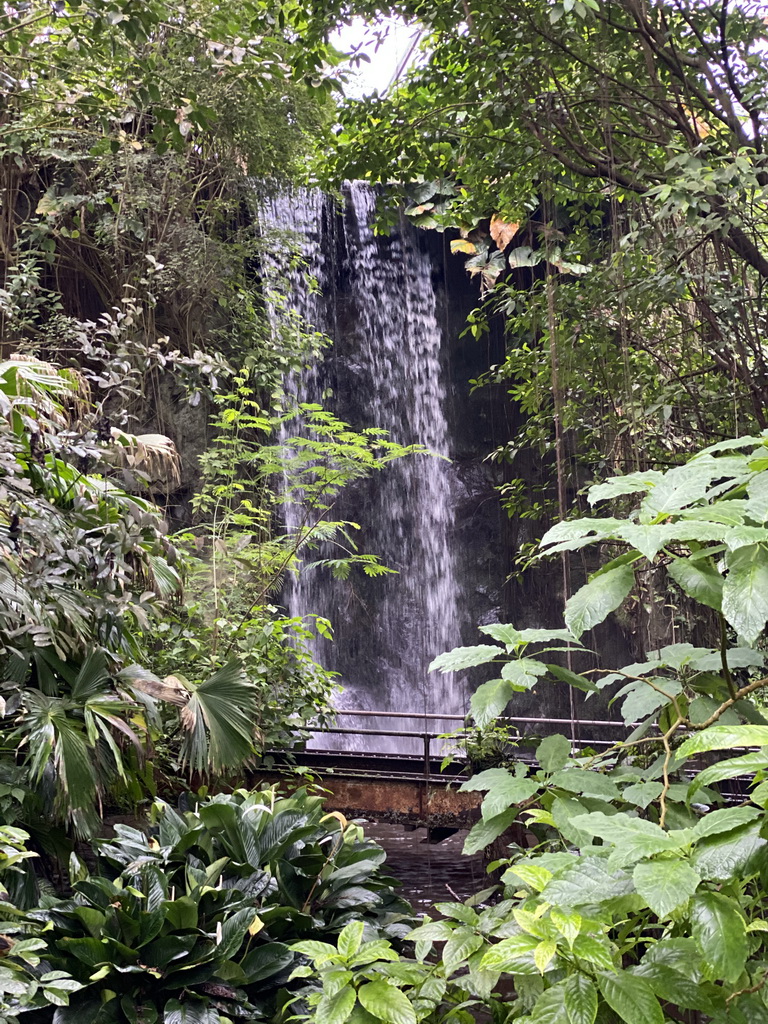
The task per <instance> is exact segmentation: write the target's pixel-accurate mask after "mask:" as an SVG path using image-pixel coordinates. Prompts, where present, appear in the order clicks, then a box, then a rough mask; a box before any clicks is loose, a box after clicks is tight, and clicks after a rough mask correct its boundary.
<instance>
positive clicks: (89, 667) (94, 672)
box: [71, 648, 109, 704]
mask: <svg viewBox="0 0 768 1024" xmlns="http://www.w3.org/2000/svg"><path fill="white" fill-rule="evenodd" d="M108 688H109V670H108V665H107V657H106V655H105V653H104V651H102V650H101V649H100V648H95V649H94V650H92V651H90V653H89V654H88V657H87V658H86V659H85V661H84V662H83V664H82V667H81V668H80V671H79V672H78V673H77V676H76V677H75V681H74V682H73V684H72V690H71V695H72V700H74V701H77V702H78V703H80V704H85V703H86V702H87V701H89V700H90V699H91V698H92V697H95V696H96V694H97V693H104V691H105V690H108Z"/></svg>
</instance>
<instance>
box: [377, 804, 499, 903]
mask: <svg viewBox="0 0 768 1024" xmlns="http://www.w3.org/2000/svg"><path fill="white" fill-rule="evenodd" d="M365 834H366V836H369V837H370V838H371V839H374V840H375V841H376V842H377V843H378V844H379V845H380V846H381V847H383V849H384V850H386V852H387V868H388V870H389V873H390V874H392V875H394V876H395V878H398V879H399V880H400V881H401V882H402V883H403V885H402V888H401V889H400V890H399V891H400V893H401V895H403V896H404V897H405V898H406V899H407V900H409V901H410V902H411V903H412V904H413V906H414V908H415V909H416V910H417V911H418V912H419V913H425V912H427V913H428V912H429V909H430V907H431V906H432V904H433V903H438V902H440V901H450V902H453V901H456V900H458V901H459V902H463V901H464V900H466V899H467V898H468V897H470V896H472V895H474V894H475V893H476V892H479V891H480V890H481V889H485V888H487V886H488V885H490V884H492V883H491V881H490V880H489V878H488V876H487V875H486V873H485V866H484V865H483V858H482V855H480V854H477V855H475V856H472V857H465V856H464V855H463V854H462V852H461V848H462V846H463V845H464V840H465V838H466V835H467V833H466V832H465V831H460V832H457V833H456V834H455V835H452V836H449V837H448V838H447V839H444V840H443V841H442V842H440V843H430V842H428V836H427V830H426V829H425V828H417V829H414V830H412V831H406V830H405V828H404V827H403V826H402V825H385V824H382V823H380V822H375V821H369V822H366V824H365Z"/></svg>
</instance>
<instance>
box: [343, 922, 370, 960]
mask: <svg viewBox="0 0 768 1024" xmlns="http://www.w3.org/2000/svg"><path fill="white" fill-rule="evenodd" d="M364 930H365V922H364V921H350V923H349V924H348V925H345V926H344V927H343V928H342V930H341V932H340V933H339V940H338V946H339V953H340V954H341V956H343V957H344V959H345V960H348V959H349V958H350V957H352V956H354V955H355V953H356V952H357V951H358V949H360V944H361V942H362V941H363V932H364Z"/></svg>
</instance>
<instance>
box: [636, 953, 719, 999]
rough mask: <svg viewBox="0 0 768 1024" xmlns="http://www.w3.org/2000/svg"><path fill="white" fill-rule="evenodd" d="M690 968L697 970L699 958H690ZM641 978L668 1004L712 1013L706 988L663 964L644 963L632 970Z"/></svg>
mask: <svg viewBox="0 0 768 1024" xmlns="http://www.w3.org/2000/svg"><path fill="white" fill-rule="evenodd" d="M690 961H691V962H690V967H691V969H692V970H695V969H696V965H697V961H698V957H696V956H695V955H694V956H691V957H690ZM632 973H633V974H636V975H637V976H638V977H640V978H645V980H646V981H647V982H648V984H649V985H650V986H651V988H652V989H653V991H654V992H655V993H656V995H657V996H658V997H659V999H661V1000H663V1001H664V1002H666V1003H672V1004H674V1005H675V1006H679V1007H682V1008H683V1009H684V1010H701V1011H703V1012H704V1013H712V1001H711V1000H710V999H709V998H708V996H707V995H706V993H705V991H704V986H703V985H702V984H701V983H700V982H698V981H692V980H691V979H690V978H688V977H686V976H685V975H684V974H681V973H680V971H677V970H674V969H673V968H672V967H670V966H669V965H667V964H663V963H644V964H642V965H641V966H640V967H635V968H633V970H632Z"/></svg>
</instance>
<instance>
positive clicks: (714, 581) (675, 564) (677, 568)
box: [667, 558, 724, 612]
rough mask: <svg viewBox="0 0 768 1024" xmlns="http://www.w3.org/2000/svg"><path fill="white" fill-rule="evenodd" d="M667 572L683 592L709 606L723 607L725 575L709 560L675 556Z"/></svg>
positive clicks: (718, 608)
mask: <svg viewBox="0 0 768 1024" xmlns="http://www.w3.org/2000/svg"><path fill="white" fill-rule="evenodd" d="M667 572H668V573H669V575H670V576H671V577H672V579H673V580H674V581H675V583H676V584H677V585H678V587H680V589H681V590H682V591H683V593H685V594H687V595H688V596H689V597H692V598H693V599H694V601H698V602H699V604H703V605H706V606H707V608H714V609H715V611H718V612H719V611H721V610H722V607H723V582H724V581H723V577H722V576H721V575H720V573H719V572H718V571H717V569H716V568H715V567H714V566H713V565H711V564H710V563H709V562H705V561H703V560H702V561H698V560H697V561H693V560H691V559H689V558H673V559H672V561H671V562H670V563H669V564H668V565H667Z"/></svg>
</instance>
